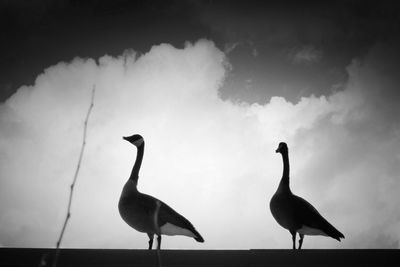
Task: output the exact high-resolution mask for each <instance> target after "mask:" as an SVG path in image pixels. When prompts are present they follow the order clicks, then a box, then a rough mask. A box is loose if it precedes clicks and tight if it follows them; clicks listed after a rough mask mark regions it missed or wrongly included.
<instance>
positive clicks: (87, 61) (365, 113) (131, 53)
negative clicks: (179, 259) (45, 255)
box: [0, 0, 400, 249]
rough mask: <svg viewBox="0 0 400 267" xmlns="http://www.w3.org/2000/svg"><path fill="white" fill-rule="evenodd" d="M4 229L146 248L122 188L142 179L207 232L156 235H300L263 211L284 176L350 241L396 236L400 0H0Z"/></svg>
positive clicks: (268, 239) (37, 239) (257, 241)
mask: <svg viewBox="0 0 400 267" xmlns="http://www.w3.org/2000/svg"><path fill="white" fill-rule="evenodd" d="M0 20H1V23H0V25H1V26H0V30H1V31H2V35H1V36H0V42H1V43H2V48H1V49H0V73H1V75H0V89H1V90H0V101H1V102H0V245H1V246H7V247H54V246H55V244H56V241H57V238H58V235H59V232H60V230H61V227H62V223H63V221H64V217H65V214H66V207H67V203H68V194H69V185H70V184H71V182H72V179H73V174H74V171H75V168H76V165H77V161H78V156H79V151H80V146H81V142H82V133H83V122H84V119H85V115H86V112H87V109H88V107H89V104H90V96H91V90H92V88H93V86H95V88H96V93H95V99H94V107H93V110H92V114H91V117H90V119H89V124H88V134H87V140H86V142H87V144H86V148H85V149H86V150H85V154H84V158H83V161H82V165H81V170H80V174H79V177H78V181H77V184H76V187H75V193H74V194H75V196H74V199H73V204H72V216H71V219H70V221H69V224H68V227H67V230H66V232H65V235H64V240H63V243H62V247H78V248H138V249H139V248H146V247H147V235H145V234H143V233H139V232H136V231H135V230H133V229H131V228H129V226H128V225H126V224H125V222H124V221H122V219H121V218H120V216H119V214H118V209H117V203H118V199H119V195H120V193H121V190H122V187H123V185H124V183H125V182H126V180H127V178H128V177H129V174H130V171H131V168H132V165H133V163H134V160H135V157H136V148H135V147H134V146H132V145H131V144H129V143H128V142H126V141H124V140H122V136H127V135H131V134H136V133H138V134H141V135H142V136H143V137H144V139H145V142H146V148H145V154H144V160H143V164H142V168H141V171H140V178H139V185H138V188H139V190H140V191H141V192H144V193H147V194H150V195H153V196H155V197H157V198H159V199H161V200H162V201H164V202H166V203H167V204H168V205H170V206H171V207H173V208H174V209H175V210H177V211H178V212H179V213H181V214H182V215H184V216H185V217H186V218H188V219H189V220H190V221H191V222H192V223H193V224H194V226H195V227H196V229H197V230H198V231H199V232H200V233H201V234H202V236H203V237H204V239H205V243H203V244H200V243H197V242H195V241H194V240H193V239H190V238H187V237H165V238H163V245H162V247H163V248H166V249H168V248H170V249H172V248H178V249H270V248H271V249H275V248H291V236H290V234H289V232H288V231H287V230H285V229H283V228H281V227H280V226H279V225H278V224H277V223H276V222H275V220H274V219H273V217H272V215H271V213H270V211H269V200H270V198H271V197H272V195H273V194H274V192H275V190H276V188H277V186H278V184H279V181H280V178H281V175H282V159H281V156H280V155H279V154H276V153H275V149H276V148H277V146H278V144H279V142H282V141H283V142H286V143H287V144H288V146H289V153H290V154H289V157H290V162H291V189H292V191H293V192H294V193H295V194H297V195H299V196H301V197H303V198H305V199H307V200H308V201H309V202H310V203H312V204H313V205H314V206H315V207H316V208H317V209H318V210H319V211H320V213H321V214H322V215H323V216H324V217H325V218H326V219H327V220H328V221H330V222H331V223H332V224H333V225H334V226H335V227H336V228H338V229H339V230H340V231H341V232H342V233H343V234H344V235H345V236H346V238H345V239H344V240H342V242H337V241H336V240H334V239H330V238H326V237H307V236H306V238H305V241H304V244H303V247H304V248H399V239H400V212H399V208H398V207H399V206H400V198H399V197H398V192H399V190H400V181H399V173H400V142H399V141H400V120H399V115H400V110H399V107H398V103H399V102H400V92H399V85H400V78H399V77H400V75H399V74H400V73H399V70H400V52H399V49H398V47H400V46H399V43H400V42H399V38H398V36H400V35H399V31H400V28H399V26H400V11H399V7H398V5H397V4H396V2H395V1H354V0H352V1H350V0H349V1H332V2H328V3H324V4H323V5H322V4H320V3H318V2H316V1H305V2H302V3H298V2H296V1H276V2H269V3H268V4H267V3H264V2H263V1H250V2H249V1H238V2H235V3H232V2H230V1H218V2H217V1H125V0H118V1H85V2H81V1H67V0H62V1H22V0H21V1H2V2H1V4H0Z"/></svg>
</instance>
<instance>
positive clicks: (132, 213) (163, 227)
mask: <svg viewBox="0 0 400 267" xmlns="http://www.w3.org/2000/svg"><path fill="white" fill-rule="evenodd" d="M124 139H126V140H128V141H129V142H131V143H132V144H134V145H136V146H137V147H138V155H137V157H136V161H135V165H134V167H133V169H132V173H131V176H130V178H129V179H128V181H127V182H126V183H125V185H124V188H123V190H122V193H121V196H120V200H119V203H118V209H119V213H120V215H121V217H122V219H123V220H124V221H125V222H126V223H127V224H128V225H129V226H131V227H132V228H134V229H135V230H137V231H139V232H142V233H147V235H148V236H149V238H150V240H149V249H151V248H152V244H153V237H154V235H157V236H158V248H160V243H161V235H184V236H188V237H193V238H194V239H195V240H196V241H198V242H204V240H203V238H202V237H201V235H200V234H199V233H198V232H197V231H196V229H195V228H194V227H193V225H192V224H191V223H190V222H189V221H188V220H187V219H186V218H185V217H183V216H182V215H180V214H179V213H177V212H176V211H175V210H173V209H172V208H171V207H170V206H168V205H167V204H165V203H164V202H162V201H161V200H158V199H157V198H155V197H152V196H150V195H146V194H143V193H141V192H139V191H138V190H137V180H138V173H139V168H140V165H141V161H142V158H143V152H144V141H143V139H142V137H141V136H139V135H133V136H131V137H127V138H124Z"/></svg>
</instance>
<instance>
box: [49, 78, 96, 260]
mask: <svg viewBox="0 0 400 267" xmlns="http://www.w3.org/2000/svg"><path fill="white" fill-rule="evenodd" d="M95 91H96V85H93V89H92V98H91V101H90V106H89V109H88V111H87V114H86V118H85V122H84V125H83V138H82V146H81V151H80V154H79V159H78V164H77V166H76V170H75V174H74V179H73V181H72V184H71V185H70V192H69V200H68V207H67V215H66V217H65V220H64V225H63V227H62V230H61V233H60V237H59V238H58V241H57V246H56V252H55V257H54V261H53V267H56V266H57V262H58V256H59V254H60V245H61V241H62V238H63V236H64V232H65V229H66V228H67V224H68V221H69V219H70V218H71V204H72V198H73V196H74V187H75V183H76V180H77V179H78V174H79V170H80V168H81V163H82V158H83V152H84V151H85V146H86V132H87V125H88V121H89V116H90V113H91V111H92V109H93V106H94V95H95Z"/></svg>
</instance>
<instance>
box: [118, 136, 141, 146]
mask: <svg viewBox="0 0 400 267" xmlns="http://www.w3.org/2000/svg"><path fill="white" fill-rule="evenodd" d="M122 138H123V139H124V140H126V141H128V142H130V143H131V144H133V145H134V146H136V147H139V146H141V145H142V144H143V143H144V139H143V137H142V136H141V135H140V134H134V135H131V136H124V137H122Z"/></svg>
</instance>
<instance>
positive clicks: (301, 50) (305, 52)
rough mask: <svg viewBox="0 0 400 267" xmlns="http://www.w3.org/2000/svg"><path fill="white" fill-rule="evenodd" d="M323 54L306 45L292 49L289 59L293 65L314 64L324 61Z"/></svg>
mask: <svg viewBox="0 0 400 267" xmlns="http://www.w3.org/2000/svg"><path fill="white" fill-rule="evenodd" d="M322 56H323V52H322V50H320V49H317V48H315V47H314V46H312V45H306V46H301V47H296V48H294V49H291V51H290V52H289V54H288V58H289V59H290V61H292V63H293V64H306V65H309V64H314V63H317V62H319V61H320V60H321V59H322Z"/></svg>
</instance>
